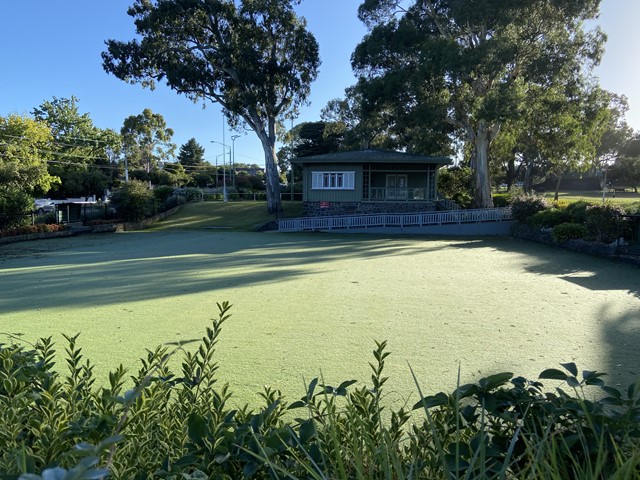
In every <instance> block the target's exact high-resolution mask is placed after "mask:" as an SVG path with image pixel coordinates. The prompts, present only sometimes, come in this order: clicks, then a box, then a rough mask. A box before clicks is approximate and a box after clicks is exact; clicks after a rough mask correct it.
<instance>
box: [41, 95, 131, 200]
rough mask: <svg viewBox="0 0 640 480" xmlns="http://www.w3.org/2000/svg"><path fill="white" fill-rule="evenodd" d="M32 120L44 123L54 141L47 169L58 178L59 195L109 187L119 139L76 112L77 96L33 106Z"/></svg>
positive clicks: (95, 191)
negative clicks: (53, 160)
mask: <svg viewBox="0 0 640 480" xmlns="http://www.w3.org/2000/svg"><path fill="white" fill-rule="evenodd" d="M33 115H34V117H35V119H36V120H38V121H40V122H43V123H44V124H46V125H48V126H49V128H50V130H51V134H52V136H53V140H54V143H53V145H52V146H51V148H50V149H49V150H50V151H51V152H52V154H53V155H54V156H55V158H56V160H58V161H57V162H53V163H50V164H49V173H50V174H51V175H52V176H56V177H59V178H60V179H61V182H60V186H59V187H57V188H56V191H57V195H59V196H60V197H74V196H90V195H94V194H95V195H97V196H101V195H102V194H103V192H104V190H105V189H107V188H111V187H112V185H113V181H114V178H115V175H116V170H114V169H113V168H112V167H113V166H114V165H115V162H116V160H117V155H119V153H120V147H121V139H120V136H119V135H118V134H117V133H116V132H115V131H113V130H110V129H100V128H98V127H96V126H95V125H94V124H93V121H92V120H91V118H90V117H89V114H88V113H80V111H79V108H78V99H77V98H76V97H73V96H72V97H71V98H56V97H53V99H52V100H47V101H45V102H43V103H42V104H41V105H40V106H39V107H37V108H34V109H33Z"/></svg>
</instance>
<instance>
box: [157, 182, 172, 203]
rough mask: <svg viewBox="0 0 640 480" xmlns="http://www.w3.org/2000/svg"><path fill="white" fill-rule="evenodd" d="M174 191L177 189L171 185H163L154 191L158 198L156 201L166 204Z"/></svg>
mask: <svg viewBox="0 0 640 480" xmlns="http://www.w3.org/2000/svg"><path fill="white" fill-rule="evenodd" d="M174 190H175V188H174V187H172V186H170V185H161V186H159V187H156V188H154V189H153V196H154V197H156V200H158V201H159V202H161V203H164V202H166V201H167V199H168V198H169V197H170V196H171V194H172V193H173V191H174Z"/></svg>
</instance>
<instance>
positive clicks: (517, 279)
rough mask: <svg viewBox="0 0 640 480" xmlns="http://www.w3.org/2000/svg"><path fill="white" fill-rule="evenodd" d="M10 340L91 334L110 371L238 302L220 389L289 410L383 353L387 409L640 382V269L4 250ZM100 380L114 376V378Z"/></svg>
mask: <svg viewBox="0 0 640 480" xmlns="http://www.w3.org/2000/svg"><path fill="white" fill-rule="evenodd" d="M0 288H1V291H0V324H1V328H0V331H4V332H9V333H22V334H24V336H25V338H27V339H29V340H34V339H35V338H37V337H41V336H47V335H54V337H55V338H56V339H57V340H58V342H59V344H60V343H61V339H62V337H61V336H60V334H59V333H60V332H66V333H71V334H73V333H76V332H82V335H81V337H80V344H81V345H82V346H83V351H84V353H86V354H87V355H88V356H89V357H91V358H92V360H93V361H94V362H95V363H96V365H97V367H96V370H97V372H98V373H99V374H100V375H104V373H105V371H106V370H107V369H110V368H113V367H114V366H116V365H117V364H118V363H119V362H122V363H124V364H125V365H127V366H129V367H131V368H137V367H136V360H137V359H138V358H139V357H141V356H142V355H143V354H144V349H145V348H146V347H149V348H151V347H153V346H155V345H157V344H159V343H161V342H170V341H176V340H184V339H190V338H194V337H200V336H201V335H202V333H203V331H204V329H205V327H206V326H207V325H208V323H209V319H210V318H212V317H213V316H215V314H216V308H215V302H217V301H223V300H229V301H230V302H232V303H233V304H234V308H233V314H234V316H233V318H232V319H231V320H230V321H229V323H228V324H227V325H226V326H225V328H224V331H223V334H222V339H221V344H220V351H219V357H218V358H219V362H220V376H221V377H222V379H223V380H226V381H229V382H230V383H231V385H232V390H233V391H234V392H235V393H236V395H237V396H238V399H239V400H241V401H250V402H254V401H257V396H256V393H257V392H258V391H260V389H261V385H264V384H271V385H273V386H276V387H278V388H281V389H282V390H283V392H285V393H286V395H287V397H288V398H290V399H297V398H299V397H300V396H302V393H303V379H306V380H307V381H308V380H310V379H311V378H313V377H314V376H317V375H318V374H319V373H320V371H322V372H323V374H324V376H325V378H326V380H327V382H329V383H338V382H340V381H342V380H346V379H350V378H357V379H359V380H363V381H367V379H368V378H369V370H368V365H367V363H368V361H370V360H371V355H370V352H371V351H372V349H373V346H374V343H373V342H374V339H378V340H383V339H386V340H388V342H389V350H390V351H391V352H392V355H391V356H390V357H389V358H388V362H387V367H388V368H387V373H388V374H390V375H391V377H392V379H391V380H390V382H389V384H388V391H389V392H393V393H392V394H391V399H392V400H399V399H402V398H407V397H409V398H410V401H414V400H416V393H415V391H416V389H415V387H414V386H413V381H412V380H411V375H410V373H409V366H408V365H409V364H411V366H412V367H413V368H414V370H415V372H416V374H417V376H418V378H419V379H420V380H421V383H422V387H423V389H424V391H425V392H428V393H434V392H436V391H438V390H440V389H451V388H453V387H454V385H455V383H456V375H457V369H458V365H461V368H462V380H463V381H467V380H472V379H474V378H478V377H480V376H483V375H488V374H491V373H495V372H497V371H504V370H510V371H513V372H516V373H517V374H523V375H528V376H535V375H537V374H538V373H539V372H540V371H541V370H543V369H544V368H548V367H555V366H557V365H558V363H559V362H569V361H575V362H576V363H577V364H578V365H579V367H581V368H589V369H597V370H606V371H609V372H610V373H612V374H613V377H612V380H613V381H614V382H618V381H624V382H625V383H626V382H627V381H629V380H631V379H635V378H637V377H638V376H639V375H638V374H639V373H640V268H638V267H634V266H630V265H625V264H621V263H616V262H613V261H609V260H605V259H599V258H592V257H588V256H585V255H581V254H577V253H572V252H568V251H564V250H560V249H556V248H550V247H547V246H542V245H537V244H533V243H527V242H521V241H517V240H512V239H508V238H502V239H429V238H423V237H407V238H400V237H388V238H385V237H382V236H377V237H372V236H357V235H333V236H332V235H324V234H288V235H285V234H277V233H250V232H220V231H215V230H206V229H205V230H201V231H196V230H181V231H155V232H147V231H145V232H126V233H117V234H102V235H86V236H78V237H71V238H64V239H55V240H41V241H35V242H25V243H19V244H9V245H0ZM103 378H104V377H103Z"/></svg>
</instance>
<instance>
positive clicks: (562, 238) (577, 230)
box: [551, 222, 587, 245]
mask: <svg viewBox="0 0 640 480" xmlns="http://www.w3.org/2000/svg"><path fill="white" fill-rule="evenodd" d="M551 235H552V237H553V241H554V242H556V243H557V244H559V245H562V244H564V243H566V242H568V241H569V240H574V239H577V238H584V237H586V236H587V227H585V226H584V225H582V224H580V223H568V222H567V223H561V224H560V225H556V226H555V227H553V232H552V234H551Z"/></svg>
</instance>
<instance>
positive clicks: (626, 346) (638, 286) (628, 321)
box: [456, 238, 640, 388]
mask: <svg viewBox="0 0 640 480" xmlns="http://www.w3.org/2000/svg"><path fill="white" fill-rule="evenodd" d="M488 247H491V248H495V249H497V250H500V251H504V252H513V253H522V254H525V255H526V256H527V259H526V260H525V261H524V264H523V265H522V266H523V268H524V270H525V271H527V272H530V273H533V274H537V275H550V276H553V277H556V278H560V279H562V280H564V281H567V282H570V283H573V284H575V285H577V286H579V287H582V288H586V289H588V290H592V291H600V292H605V291H607V290H617V291H621V292H627V293H628V294H629V297H630V298H629V300H630V302H629V305H630V308H629V310H628V311H627V312H625V313H622V314H620V313H619V312H618V313H616V312H613V311H612V310H611V308H610V307H609V306H608V305H606V304H605V305H603V306H602V307H601V308H600V309H599V311H598V313H597V315H596V321H597V323H598V328H599V330H600V335H599V338H595V339H594V343H595V344H596V345H597V344H598V343H599V342H603V343H604V344H603V345H602V348H603V349H604V352H605V355H606V358H605V361H604V362H603V363H604V365H605V367H604V371H605V372H606V373H607V374H608V376H607V377H605V381H606V382H607V383H608V384H611V385H621V386H622V387H624V388H626V387H627V386H628V385H629V384H631V383H633V382H635V381H637V380H638V379H640V308H638V307H639V302H638V300H640V268H638V267H637V266H635V265H630V264H627V263H624V262H619V261H617V260H615V259H608V258H602V257H594V256H590V255H587V254H584V253H579V252H573V251H570V250H564V249H562V248H559V247H553V246H550V245H543V244H538V243H534V242H527V241H523V240H517V239H512V238H502V239H496V240H493V239H491V240H476V241H472V242H468V243H464V244H459V245H456V248H463V249H469V248H488ZM541 301H544V299H541ZM567 335H568V336H569V337H570V336H571V329H570V326H569V328H568V330H567ZM603 358H604V357H603ZM549 367H555V365H550V366H549ZM578 367H579V368H586V369H589V367H590V366H589V365H578Z"/></svg>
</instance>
